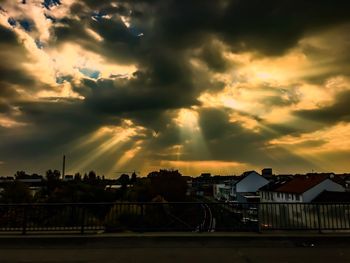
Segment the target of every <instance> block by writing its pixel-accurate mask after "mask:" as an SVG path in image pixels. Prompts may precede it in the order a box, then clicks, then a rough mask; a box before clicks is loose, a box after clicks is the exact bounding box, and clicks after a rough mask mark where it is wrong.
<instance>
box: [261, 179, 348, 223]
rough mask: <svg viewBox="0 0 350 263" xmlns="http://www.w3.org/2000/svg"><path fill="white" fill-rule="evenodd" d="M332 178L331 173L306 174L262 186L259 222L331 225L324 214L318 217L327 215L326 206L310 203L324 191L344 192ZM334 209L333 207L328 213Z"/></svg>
mask: <svg viewBox="0 0 350 263" xmlns="http://www.w3.org/2000/svg"><path fill="white" fill-rule="evenodd" d="M333 180H335V178H334V175H332V174H322V175H320V174H314V175H305V176H297V177H295V178H293V179H291V180H290V181H287V182H278V183H276V184H274V185H272V186H271V185H268V186H266V187H264V188H262V189H261V190H260V197H261V199H260V200H261V202H262V203H263V204H261V206H260V215H261V217H262V224H263V225H268V226H273V227H275V228H289V227H290V226H294V227H299V228H300V229H303V228H314V227H315V226H323V227H331V226H330V225H327V222H325V219H327V217H324V216H322V217H320V216H319V215H320V214H322V215H326V214H328V215H329V211H328V208H327V206H326V207H325V206H319V207H318V206H316V205H314V204H311V203H310V202H311V201H313V200H314V199H315V198H316V197H317V196H319V195H320V194H321V193H322V192H323V191H332V192H345V188H344V187H343V186H342V185H340V184H338V183H336V182H335V181H333ZM333 212H334V209H333V210H332V212H331V215H332V213H333ZM343 212H344V211H343ZM328 218H330V217H329V216H328ZM341 218H343V217H341ZM332 220H338V219H332Z"/></svg>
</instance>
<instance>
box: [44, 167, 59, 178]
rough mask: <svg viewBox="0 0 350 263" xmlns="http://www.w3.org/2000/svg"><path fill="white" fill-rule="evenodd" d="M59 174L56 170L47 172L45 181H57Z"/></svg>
mask: <svg viewBox="0 0 350 263" xmlns="http://www.w3.org/2000/svg"><path fill="white" fill-rule="evenodd" d="M60 176H61V173H60V171H58V170H53V171H52V170H51V169H50V170H48V171H46V179H47V181H58V180H59V179H60Z"/></svg>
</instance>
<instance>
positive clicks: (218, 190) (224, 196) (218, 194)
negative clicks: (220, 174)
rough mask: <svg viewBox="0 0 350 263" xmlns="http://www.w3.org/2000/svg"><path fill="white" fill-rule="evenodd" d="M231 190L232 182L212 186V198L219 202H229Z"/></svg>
mask: <svg viewBox="0 0 350 263" xmlns="http://www.w3.org/2000/svg"><path fill="white" fill-rule="evenodd" d="M231 188H232V182H230V181H228V182H224V183H221V184H214V187H213V196H214V198H215V199H216V200H219V201H228V200H230V193H231Z"/></svg>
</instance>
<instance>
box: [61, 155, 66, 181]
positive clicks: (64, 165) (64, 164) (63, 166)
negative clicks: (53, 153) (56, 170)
mask: <svg viewBox="0 0 350 263" xmlns="http://www.w3.org/2000/svg"><path fill="white" fill-rule="evenodd" d="M65 169H66V156H65V155H63V164H62V180H64V177H65Z"/></svg>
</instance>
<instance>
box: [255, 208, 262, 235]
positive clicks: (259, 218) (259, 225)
mask: <svg viewBox="0 0 350 263" xmlns="http://www.w3.org/2000/svg"><path fill="white" fill-rule="evenodd" d="M260 211H261V203H258V204H257V209H256V212H257V219H258V230H257V231H258V233H261V221H262V220H261V215H260V213H261V212H260Z"/></svg>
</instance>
